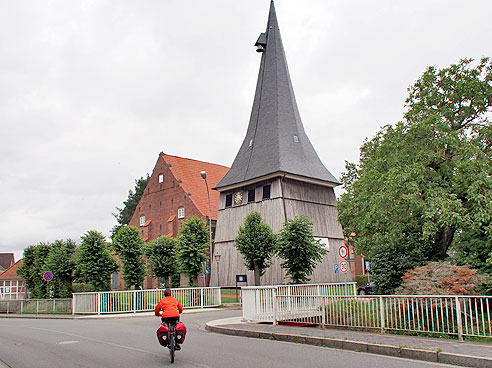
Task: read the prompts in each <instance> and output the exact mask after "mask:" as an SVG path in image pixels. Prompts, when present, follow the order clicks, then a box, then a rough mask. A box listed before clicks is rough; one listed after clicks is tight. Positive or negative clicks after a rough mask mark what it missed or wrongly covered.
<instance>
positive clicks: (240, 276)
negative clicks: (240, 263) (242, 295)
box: [236, 275, 248, 282]
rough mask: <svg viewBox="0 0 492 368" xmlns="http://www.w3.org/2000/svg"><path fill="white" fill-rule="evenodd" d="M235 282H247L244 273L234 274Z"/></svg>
mask: <svg viewBox="0 0 492 368" xmlns="http://www.w3.org/2000/svg"><path fill="white" fill-rule="evenodd" d="M236 282H248V277H247V276H246V275H236Z"/></svg>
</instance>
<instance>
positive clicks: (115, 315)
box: [0, 308, 217, 319]
mask: <svg viewBox="0 0 492 368" xmlns="http://www.w3.org/2000/svg"><path fill="white" fill-rule="evenodd" d="M216 310H217V308H197V309H185V310H183V314H191V313H201V312H210V311H216ZM136 317H154V312H137V313H113V314H86V315H80V314H75V315H72V314H15V313H10V314H0V318H32V319H111V318H136Z"/></svg>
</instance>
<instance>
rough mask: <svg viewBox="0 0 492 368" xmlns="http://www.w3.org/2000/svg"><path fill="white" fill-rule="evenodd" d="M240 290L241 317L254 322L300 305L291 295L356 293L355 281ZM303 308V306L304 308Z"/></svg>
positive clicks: (262, 320) (255, 287) (257, 287)
mask: <svg viewBox="0 0 492 368" xmlns="http://www.w3.org/2000/svg"><path fill="white" fill-rule="evenodd" d="M241 290H242V302H243V318H244V319H246V320H250V321H255V322H274V321H276V320H277V314H278V313H279V312H280V311H284V312H285V311H290V310H296V309H297V308H299V307H300V306H301V305H300V303H301V304H302V303H304V302H301V301H299V300H297V299H293V298H292V297H293V296H301V297H303V296H304V297H314V296H328V295H356V293H357V288H356V283H355V282H348V283H326V284H303V285H276V286H244V287H242V288H241ZM280 297H282V298H285V299H284V300H285V301H286V303H287V304H286V305H285V306H282V308H284V309H281V310H279V306H278V304H277V302H278V298H280ZM304 309H305V308H304Z"/></svg>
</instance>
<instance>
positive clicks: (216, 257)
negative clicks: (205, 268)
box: [214, 254, 220, 286]
mask: <svg viewBox="0 0 492 368" xmlns="http://www.w3.org/2000/svg"><path fill="white" fill-rule="evenodd" d="M214 257H215V261H216V262H217V286H219V279H220V271H219V261H220V254H216V255H215V256H214Z"/></svg>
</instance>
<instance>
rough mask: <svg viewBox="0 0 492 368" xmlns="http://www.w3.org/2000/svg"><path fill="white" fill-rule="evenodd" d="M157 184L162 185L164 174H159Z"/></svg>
mask: <svg viewBox="0 0 492 368" xmlns="http://www.w3.org/2000/svg"><path fill="white" fill-rule="evenodd" d="M159 183H164V174H159Z"/></svg>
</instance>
